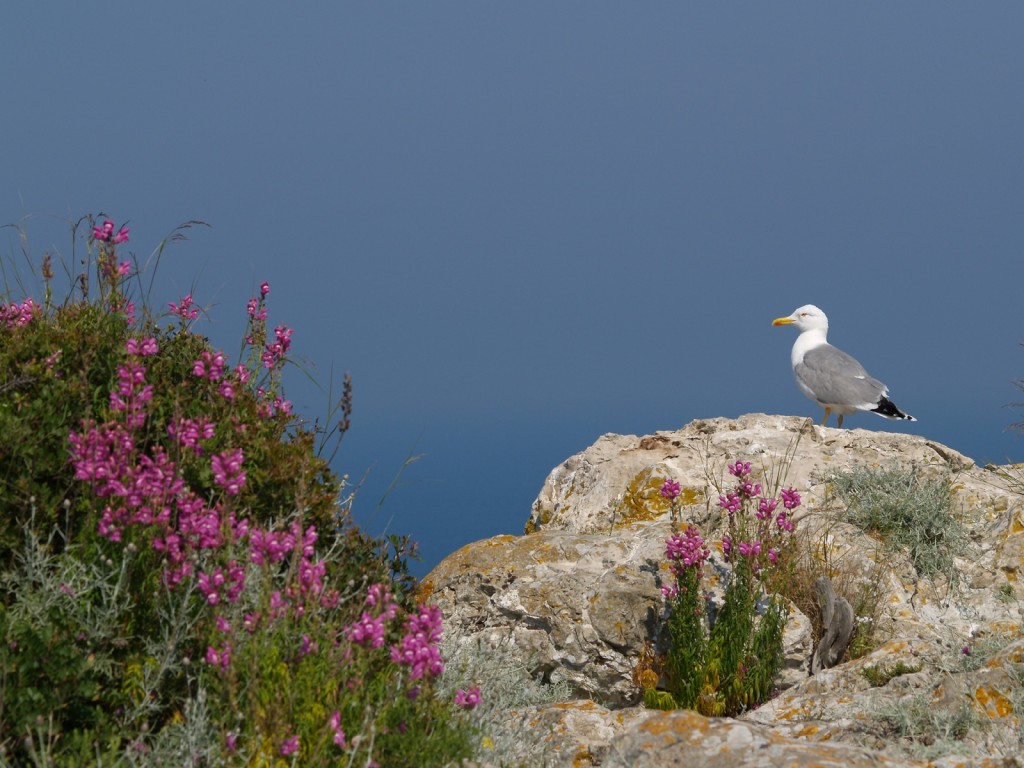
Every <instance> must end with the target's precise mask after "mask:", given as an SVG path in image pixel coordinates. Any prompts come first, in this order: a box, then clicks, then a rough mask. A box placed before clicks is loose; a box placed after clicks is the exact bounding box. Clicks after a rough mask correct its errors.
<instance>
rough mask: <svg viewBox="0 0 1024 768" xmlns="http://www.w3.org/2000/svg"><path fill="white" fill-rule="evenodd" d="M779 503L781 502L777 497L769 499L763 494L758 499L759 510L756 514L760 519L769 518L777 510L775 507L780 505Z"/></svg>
mask: <svg viewBox="0 0 1024 768" xmlns="http://www.w3.org/2000/svg"><path fill="white" fill-rule="evenodd" d="M778 504H779V502H778V500H777V499H768V498H765V497H763V496H762V497H761V498H760V499H758V502H757V512H756V513H755V515H754V516H755V517H756V518H757V519H758V520H767V519H768V518H769V517H771V516H772V512H774V511H775V507H776V506H778Z"/></svg>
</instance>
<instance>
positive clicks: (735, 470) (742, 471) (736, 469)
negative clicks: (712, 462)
mask: <svg viewBox="0 0 1024 768" xmlns="http://www.w3.org/2000/svg"><path fill="white" fill-rule="evenodd" d="M729 474H730V475H733V476H734V477H739V478H742V477H745V476H746V475H749V474H750V462H749V461H737V462H736V463H735V464H730V465H729Z"/></svg>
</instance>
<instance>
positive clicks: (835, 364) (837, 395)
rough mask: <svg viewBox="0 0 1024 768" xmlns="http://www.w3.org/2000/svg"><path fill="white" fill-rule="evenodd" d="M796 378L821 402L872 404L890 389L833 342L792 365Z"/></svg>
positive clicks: (813, 350) (830, 403)
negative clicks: (833, 344)
mask: <svg viewBox="0 0 1024 768" xmlns="http://www.w3.org/2000/svg"><path fill="white" fill-rule="evenodd" d="M793 373H794V374H795V375H796V378H797V381H798V382H800V384H801V385H802V386H803V387H804V388H805V390H807V391H809V392H810V393H813V395H812V397H813V398H814V399H815V400H817V401H818V402H819V403H822V404H828V405H840V406H842V405H848V406H851V407H861V406H867V407H868V408H873V407H874V406H875V405H877V404H878V400H879V398H881V397H882V396H884V395H885V393H886V392H887V391H888V390H887V389H886V386H885V384H883V383H882V382H880V381H879V380H878V379H875V378H873V377H872V376H871V375H870V374H868V372H867V371H866V370H864V366H863V365H861V364H860V363H858V362H857V361H856V360H855V359H854V358H853V357H851V356H850V355H848V354H846V353H845V352H843V351H842V350H841V349H837V348H836V347H833V346H832V345H831V344H823V345H821V346H820V347H815V348H814V349H812V350H810V351H808V352H807V354H805V355H804V359H803V361H802V362H800V363H798V364H797V365H796V366H795V367H794V368H793Z"/></svg>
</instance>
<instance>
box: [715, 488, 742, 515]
mask: <svg viewBox="0 0 1024 768" xmlns="http://www.w3.org/2000/svg"><path fill="white" fill-rule="evenodd" d="M718 506H720V507H721V508H722V509H724V510H726V511H727V512H728V513H729V514H730V515H733V514H736V513H737V512H739V511H740V508H741V507H742V506H743V502H742V501H741V500H740V497H739V494H737V493H729V495H728V496H719V497H718Z"/></svg>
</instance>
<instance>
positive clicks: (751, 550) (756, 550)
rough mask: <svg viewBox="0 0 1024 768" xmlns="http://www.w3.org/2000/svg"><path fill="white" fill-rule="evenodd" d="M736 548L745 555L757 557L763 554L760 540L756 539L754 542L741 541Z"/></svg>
mask: <svg viewBox="0 0 1024 768" xmlns="http://www.w3.org/2000/svg"><path fill="white" fill-rule="evenodd" d="M736 548H737V549H738V550H739V553H740V554H741V555H743V556H744V557H756V556H757V555H759V554H761V542H760V541H755V542H752V543H751V542H746V541H741V542H740V543H739V544H737V545H736Z"/></svg>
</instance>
